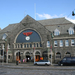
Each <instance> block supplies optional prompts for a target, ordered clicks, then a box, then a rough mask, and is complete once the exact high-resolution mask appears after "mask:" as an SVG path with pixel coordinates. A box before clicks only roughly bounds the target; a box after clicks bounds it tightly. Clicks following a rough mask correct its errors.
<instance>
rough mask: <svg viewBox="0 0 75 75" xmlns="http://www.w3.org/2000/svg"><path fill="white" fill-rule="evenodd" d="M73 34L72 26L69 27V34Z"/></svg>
mask: <svg viewBox="0 0 75 75" xmlns="http://www.w3.org/2000/svg"><path fill="white" fill-rule="evenodd" d="M73 34H74V29H73V28H71V27H70V28H69V35H73Z"/></svg>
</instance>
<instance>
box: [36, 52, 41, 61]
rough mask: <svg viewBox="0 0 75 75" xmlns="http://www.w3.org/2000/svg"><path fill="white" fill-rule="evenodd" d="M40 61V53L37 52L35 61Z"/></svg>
mask: <svg viewBox="0 0 75 75" xmlns="http://www.w3.org/2000/svg"><path fill="white" fill-rule="evenodd" d="M39 60H40V52H38V51H37V52H36V53H35V61H39Z"/></svg>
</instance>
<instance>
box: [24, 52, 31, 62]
mask: <svg viewBox="0 0 75 75" xmlns="http://www.w3.org/2000/svg"><path fill="white" fill-rule="evenodd" d="M25 55H26V62H30V60H31V57H30V52H26V54H25Z"/></svg>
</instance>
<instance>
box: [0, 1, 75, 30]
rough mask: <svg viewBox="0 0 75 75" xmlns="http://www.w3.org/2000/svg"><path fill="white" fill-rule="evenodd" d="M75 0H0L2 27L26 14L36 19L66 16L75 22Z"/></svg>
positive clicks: (19, 19) (0, 21)
mask: <svg viewBox="0 0 75 75" xmlns="http://www.w3.org/2000/svg"><path fill="white" fill-rule="evenodd" d="M72 11H74V12H75V0H0V28H1V29H3V28H5V27H6V26H8V25H9V24H14V23H19V22H20V21H21V20H22V19H23V18H24V17H25V16H26V15H29V16H31V17H32V18H33V19H35V20H44V19H54V18H61V17H65V18H66V19H68V20H70V21H71V22H73V23H75V16H72Z"/></svg>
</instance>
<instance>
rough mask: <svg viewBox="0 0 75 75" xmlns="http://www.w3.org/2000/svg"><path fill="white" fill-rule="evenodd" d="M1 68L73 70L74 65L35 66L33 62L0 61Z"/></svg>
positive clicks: (74, 68)
mask: <svg viewBox="0 0 75 75" xmlns="http://www.w3.org/2000/svg"><path fill="white" fill-rule="evenodd" d="M0 67H2V68H11V69H30V70H58V69H59V70H75V66H58V65H57V64H53V65H50V66H37V65H34V64H33V63H19V64H18V65H16V63H0Z"/></svg>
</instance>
